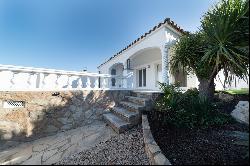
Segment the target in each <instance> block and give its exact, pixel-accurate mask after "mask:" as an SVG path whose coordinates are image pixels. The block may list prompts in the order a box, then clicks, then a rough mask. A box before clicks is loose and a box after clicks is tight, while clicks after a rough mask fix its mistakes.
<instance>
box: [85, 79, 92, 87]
mask: <svg viewBox="0 0 250 166" xmlns="http://www.w3.org/2000/svg"><path fill="white" fill-rule="evenodd" d="M86 86H87V87H86V88H87V89H90V88H91V82H90V78H89V77H87V82H86Z"/></svg>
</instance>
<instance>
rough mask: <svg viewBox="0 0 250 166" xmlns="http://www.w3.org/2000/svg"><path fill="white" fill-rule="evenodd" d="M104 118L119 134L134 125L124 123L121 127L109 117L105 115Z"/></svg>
mask: <svg viewBox="0 0 250 166" xmlns="http://www.w3.org/2000/svg"><path fill="white" fill-rule="evenodd" d="M104 120H105V122H106V123H107V124H108V125H109V126H110V127H111V128H112V129H113V130H115V132H116V133H118V134H120V133H123V132H125V131H127V130H129V129H130V128H131V127H132V125H124V126H121V127H120V128H118V127H116V126H115V125H114V124H113V123H112V122H110V121H109V120H108V119H106V118H105V117H104Z"/></svg>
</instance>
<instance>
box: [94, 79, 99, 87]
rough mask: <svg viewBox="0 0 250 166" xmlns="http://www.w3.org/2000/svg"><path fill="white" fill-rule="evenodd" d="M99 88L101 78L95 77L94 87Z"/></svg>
mask: <svg viewBox="0 0 250 166" xmlns="http://www.w3.org/2000/svg"><path fill="white" fill-rule="evenodd" d="M98 88H99V78H98V77H95V83H94V89H98Z"/></svg>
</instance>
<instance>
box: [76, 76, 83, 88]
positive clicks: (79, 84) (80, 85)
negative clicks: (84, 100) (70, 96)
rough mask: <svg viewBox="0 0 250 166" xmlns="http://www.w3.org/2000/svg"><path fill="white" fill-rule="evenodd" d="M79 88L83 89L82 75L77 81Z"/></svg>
mask: <svg viewBox="0 0 250 166" xmlns="http://www.w3.org/2000/svg"><path fill="white" fill-rule="evenodd" d="M77 88H78V89H81V88H82V79H81V77H79V79H78V81H77Z"/></svg>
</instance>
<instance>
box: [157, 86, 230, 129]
mask: <svg viewBox="0 0 250 166" xmlns="http://www.w3.org/2000/svg"><path fill="white" fill-rule="evenodd" d="M160 87H161V90H162V91H163V92H164V95H163V96H162V97H161V98H160V99H158V100H157V101H156V103H155V107H156V109H157V111H160V112H163V113H164V118H163V121H164V123H166V124H171V125H174V126H177V127H186V128H191V129H192V128H207V127H210V126H214V125H223V124H225V123H228V122H230V121H231V117H230V115H226V114H223V113H220V112H218V111H217V110H216V109H215V107H214V106H213V105H212V103H211V102H209V101H208V100H207V99H206V98H202V97H199V92H198V90H197V89H189V90H187V91H186V92H185V93H181V92H180V90H179V86H178V85H176V84H174V85H166V84H162V83H161V84H160Z"/></svg>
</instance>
